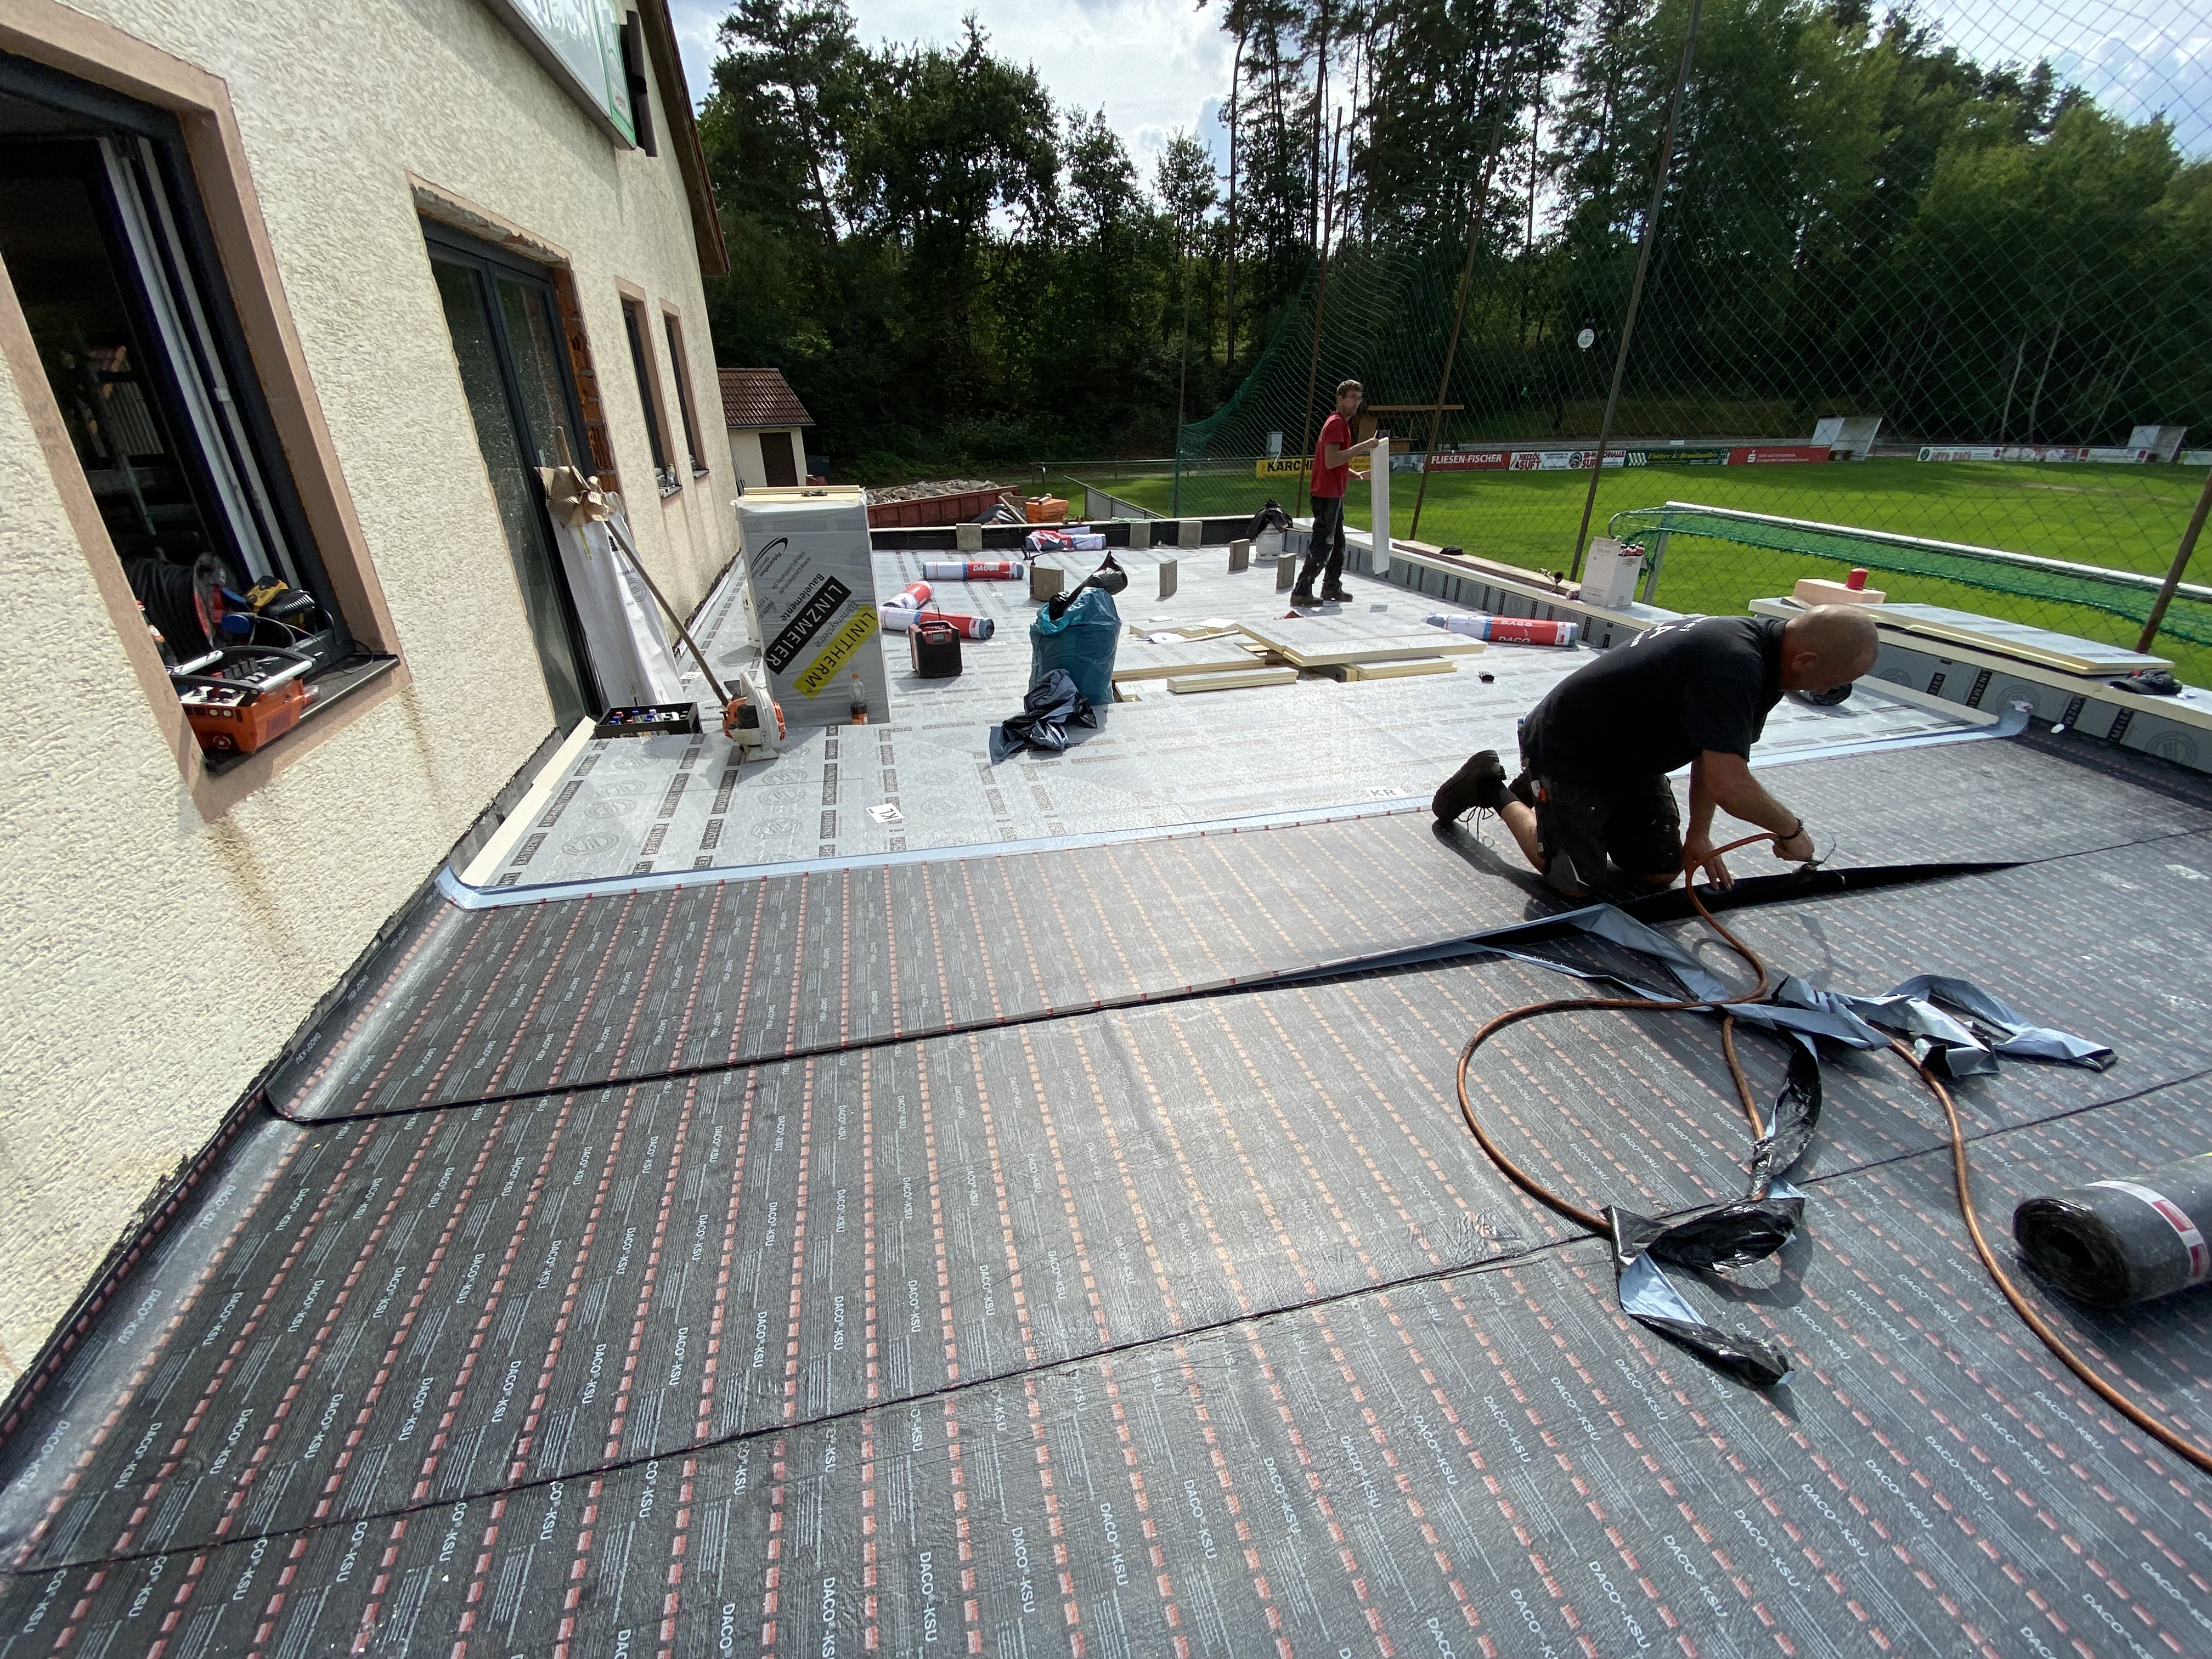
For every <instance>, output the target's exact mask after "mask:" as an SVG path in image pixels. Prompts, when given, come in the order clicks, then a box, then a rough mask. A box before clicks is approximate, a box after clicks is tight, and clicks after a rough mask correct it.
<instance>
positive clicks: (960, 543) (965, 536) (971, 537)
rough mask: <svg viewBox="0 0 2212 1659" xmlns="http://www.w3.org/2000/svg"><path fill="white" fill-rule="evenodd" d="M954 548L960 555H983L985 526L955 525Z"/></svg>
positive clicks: (953, 533)
mask: <svg viewBox="0 0 2212 1659" xmlns="http://www.w3.org/2000/svg"><path fill="white" fill-rule="evenodd" d="M952 547H953V550H954V551H955V552H958V553H981V551H982V550H983V526H981V525H980V524H956V525H954V526H952Z"/></svg>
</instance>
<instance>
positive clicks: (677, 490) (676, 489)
mask: <svg viewBox="0 0 2212 1659" xmlns="http://www.w3.org/2000/svg"><path fill="white" fill-rule="evenodd" d="M683 493H684V486H683V485H682V484H680V483H665V484H663V485H661V486H660V499H661V500H662V501H666V500H667V499H668V498H669V497H670V496H671V495H682V494H683Z"/></svg>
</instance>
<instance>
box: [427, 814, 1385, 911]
mask: <svg viewBox="0 0 2212 1659" xmlns="http://www.w3.org/2000/svg"><path fill="white" fill-rule="evenodd" d="M1414 810H1415V808H1414V807H1413V806H1411V805H1407V802H1406V801H1405V800H1404V799H1399V798H1393V799H1390V800H1389V801H1387V802H1384V801H1374V802H1370V803H1367V804H1365V805H1362V804H1360V803H1358V802H1347V803H1346V805H1342V806H1329V807H1323V808H1322V809H1321V810H1320V811H1313V810H1311V809H1301V810H1300V811H1295V812H1255V813H1254V814H1252V815H1251V816H1249V817H1234V818H1213V819H1210V820H1208V821H1206V822H1205V823H1176V824H1149V825H1139V826H1136V827H1134V828H1132V829H1101V830H1097V831H1095V832H1092V833H1091V834H1088V835H1073V836H1036V837H1034V838H1032V839H1030V840H1027V841H986V842H968V843H966V844H964V845H962V846H958V847H915V848H908V849H907V850H906V851H904V852H902V853H854V854H842V855H833V856H831V857H829V858H818V859H789V860H785V861H783V862H781V863H780V864H725V865H717V866H710V867H709V868H707V869H704V870H664V871H660V872H656V873H654V874H652V875H647V876H631V875H616V876H600V877H596V878H593V879H592V880H589V881H560V882H547V883H544V884H542V885H540V886H536V887H523V886H513V887H471V886H470V885H469V884H467V883H465V882H464V881H463V880H461V879H460V878H459V877H457V876H455V875H454V874H453V871H452V869H451V867H450V866H449V867H447V868H446V869H443V870H441V871H440V872H438V890H439V891H440V892H441V893H442V894H444V895H445V896H446V897H447V899H448V900H449V901H450V902H452V903H453V904H454V905H456V906H457V907H459V908H461V909H464V910H496V909H499V908H502V907H504V906H507V905H511V904H542V903H545V902H548V901H550V900H556V899H570V898H589V897H591V896H593V895H595V894H600V893H653V892H661V891H665V890H669V889H671V888H678V887H712V886H714V884H716V883H718V882H732V881H759V880H763V879H764V878H768V877H771V876H807V875H820V874H822V873H823V872H833V871H839V870H860V869H876V868H878V867H884V866H892V867H896V866H908V865H916V864H957V863H960V862H961V861H963V860H967V859H978V858H1000V857H1005V856H1006V855H1008V854H1022V853H1068V852H1079V851H1080V850H1082V849H1083V848H1089V847H1115V846H1121V845H1123V844H1125V843H1127V842H1136V841H1182V840H1185V839H1187V838H1189V837H1193V836H1234V835H1241V834H1245V833H1248V832H1250V831H1253V830H1260V829H1310V828H1311V827H1313V826H1314V825H1316V824H1322V823H1350V822H1352V821H1354V820H1356V819H1359V818H1377V817H1397V816H1400V815H1402V814H1407V813H1410V812H1412V811H1414ZM1420 810H1423V811H1425V810H1426V808H1425V807H1424V808H1421V809H1420Z"/></svg>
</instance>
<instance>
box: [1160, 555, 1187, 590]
mask: <svg viewBox="0 0 2212 1659" xmlns="http://www.w3.org/2000/svg"><path fill="white" fill-rule="evenodd" d="M1179 580H1182V560H1181V559H1162V560H1161V561H1160V597H1161V598H1162V599H1172V598H1174V597H1175V591H1176V582H1178V581H1179Z"/></svg>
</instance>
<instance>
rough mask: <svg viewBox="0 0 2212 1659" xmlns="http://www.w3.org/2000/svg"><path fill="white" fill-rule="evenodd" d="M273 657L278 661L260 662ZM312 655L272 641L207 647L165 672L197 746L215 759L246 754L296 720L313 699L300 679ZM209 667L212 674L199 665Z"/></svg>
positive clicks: (282, 731)
mask: <svg viewBox="0 0 2212 1659" xmlns="http://www.w3.org/2000/svg"><path fill="white" fill-rule="evenodd" d="M271 659H275V662H276V665H275V666H264V665H268V664H270V661H271ZM314 665H315V659H313V657H310V656H307V655H306V654H304V653H301V652H298V651H285V650H281V649H279V648H277V647H274V646H267V645H262V646H255V647H252V648H250V649H243V650H241V649H235V648H233V649H224V650H220V651H211V652H210V653H207V655H205V656H204V657H196V658H194V659H192V660H191V661H190V662H188V663H185V664H184V665H181V666H179V667H176V668H173V669H171V670H170V671H169V678H170V680H171V681H172V682H173V684H175V685H176V686H177V688H178V701H179V702H181V703H183V704H184V708H185V720H187V721H188V722H190V723H191V728H192V735H193V736H194V737H196V738H198V739H199V744H200V748H201V750H203V751H204V753H206V754H209V755H211V756H214V757H216V758H217V759H227V758H228V757H230V756H233V755H251V754H253V753H254V752H256V751H257V750H260V749H263V748H264V747H266V746H267V745H268V744H270V743H272V742H274V741H275V740H276V738H281V737H283V735H284V733H286V732H289V731H290V730H291V729H292V728H293V727H294V726H297V725H298V724H299V723H300V719H301V715H303V714H306V713H307V706H308V704H310V703H311V702H313V701H314V696H315V693H314V688H313V687H312V686H310V685H309V684H307V680H306V678H305V676H306V675H307V672H308V671H310V670H311V669H313V667H314ZM209 668H214V669H216V672H215V673H212V674H210V673H204V672H202V670H204V669H209Z"/></svg>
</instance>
